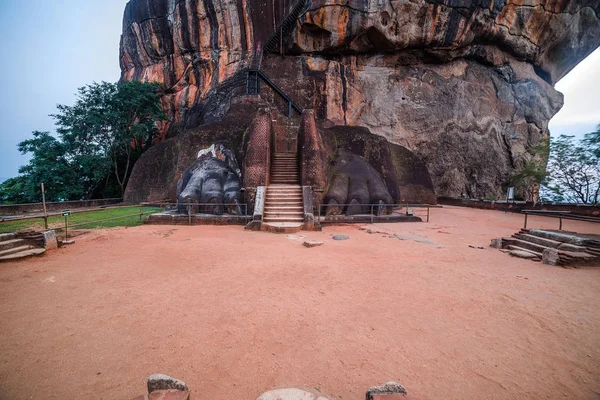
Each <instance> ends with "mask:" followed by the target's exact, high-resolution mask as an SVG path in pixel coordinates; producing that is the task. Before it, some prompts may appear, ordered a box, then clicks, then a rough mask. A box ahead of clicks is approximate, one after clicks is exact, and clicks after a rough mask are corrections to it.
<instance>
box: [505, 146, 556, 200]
mask: <svg viewBox="0 0 600 400" xmlns="http://www.w3.org/2000/svg"><path fill="white" fill-rule="evenodd" d="M549 143H550V140H549V138H543V139H542V140H541V141H540V142H539V143H538V144H537V145H536V146H534V147H533V149H532V153H533V157H532V158H531V160H530V161H529V162H527V163H526V164H525V165H523V167H522V168H521V169H520V170H519V172H518V173H517V174H515V175H514V176H513V178H512V180H511V184H512V185H514V186H515V188H516V189H517V192H518V193H520V194H521V195H523V197H524V198H525V200H528V201H535V200H536V199H537V196H538V192H539V189H540V186H541V185H542V183H543V182H544V181H545V180H546V178H547V177H548V171H547V170H546V160H547V159H548V152H549Z"/></svg>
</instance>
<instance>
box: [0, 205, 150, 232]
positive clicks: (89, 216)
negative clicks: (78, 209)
mask: <svg viewBox="0 0 600 400" xmlns="http://www.w3.org/2000/svg"><path fill="white" fill-rule="evenodd" d="M140 209H141V211H142V212H144V213H150V212H159V211H161V210H160V208H158V207H141V208H140V207H123V208H107V209H105V210H97V211H87V212H82V213H76V214H71V216H70V217H68V218H69V229H94V228H112V227H116V226H128V227H129V226H138V225H141V224H143V221H145V220H146V218H148V215H149V214H144V215H143V216H142V219H141V220H140ZM132 214H134V215H132ZM109 218H115V219H111V220H110V221H101V222H95V221H99V220H105V219H109ZM79 224H85V225H80V226H74V225H79ZM64 227H65V217H63V216H60V215H57V216H52V217H48V228H50V229H59V228H64ZM43 229H44V220H43V219H41V218H40V219H29V220H22V221H13V222H0V233H6V232H18V231H26V230H37V231H39V230H43Z"/></svg>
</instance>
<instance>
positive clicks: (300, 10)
mask: <svg viewBox="0 0 600 400" xmlns="http://www.w3.org/2000/svg"><path fill="white" fill-rule="evenodd" d="M310 4H311V3H310V0H300V1H298V3H296V5H295V6H294V8H293V9H292V11H290V13H289V14H288V15H287V17H285V19H284V20H283V22H282V23H281V25H279V27H278V28H277V30H276V31H275V33H274V34H273V36H271V38H270V39H269V40H268V41H267V44H266V45H265V48H264V51H265V52H268V53H279V46H280V44H281V42H282V40H283V38H284V37H285V35H287V34H288V33H290V32H291V31H292V29H294V27H295V26H296V21H297V20H298V18H300V17H301V16H302V15H304V14H305V13H306V12H307V11H308V9H309V8H310Z"/></svg>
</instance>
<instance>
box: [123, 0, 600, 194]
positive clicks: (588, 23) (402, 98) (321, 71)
mask: <svg viewBox="0 0 600 400" xmlns="http://www.w3.org/2000/svg"><path fill="white" fill-rule="evenodd" d="M295 3H296V1H295V0H294V1H292V0H180V1H175V0H132V1H130V2H129V3H128V5H127V9H126V12H125V18H124V33H123V37H122V46H121V66H122V70H123V78H124V79H142V80H150V81H152V80H155V81H159V82H163V83H164V84H165V86H166V87H167V89H168V92H167V94H166V95H165V98H164V103H165V105H166V106H167V107H168V109H169V110H170V112H171V115H172V124H171V127H170V131H169V132H170V133H171V134H177V133H178V132H180V131H181V130H185V129H188V128H191V127H195V126H198V125H201V124H204V123H212V122H215V121H218V120H219V119H221V118H222V117H223V115H225V112H226V111H227V108H228V106H229V103H230V99H231V98H232V97H234V96H235V95H237V94H240V93H243V92H244V90H245V87H244V85H245V80H244V76H245V75H244V73H243V70H244V68H247V67H248V66H249V65H250V64H251V63H252V62H253V59H254V58H253V55H254V54H256V51H255V49H256V46H257V45H258V44H264V43H265V41H266V40H267V38H269V37H270V36H271V34H272V33H273V32H274V29H275V27H276V26H278V25H279V24H280V23H281V22H282V21H283V18H284V17H285V15H286V14H287V12H288V11H289V10H290V9H291V8H292V7H293V6H294V5H295ZM599 11H600V0H472V1H466V0H313V1H312V3H311V6H310V9H309V11H308V12H307V13H306V14H305V15H304V16H303V17H302V18H301V19H300V20H299V21H298V22H297V26H296V28H295V29H294V30H293V32H291V34H290V35H289V36H288V37H287V38H286V39H285V41H283V42H282V45H281V50H283V54H285V57H281V55H270V56H267V57H264V58H263V61H262V69H263V70H264V71H265V72H266V74H267V75H268V76H269V77H270V78H271V79H272V80H273V81H274V82H275V83H276V84H277V85H278V86H280V87H281V88H282V89H283V90H284V91H285V92H286V93H288V95H290V97H292V98H293V99H294V101H296V102H297V103H298V104H299V105H300V106H301V107H303V108H312V109H314V110H315V115H316V117H317V118H318V119H320V120H329V121H331V122H333V123H334V124H336V125H350V126H362V127H366V128H368V129H369V130H370V132H371V133H374V134H376V135H379V136H382V137H385V138H386V139H387V140H388V141H389V142H391V143H395V144H399V145H402V146H405V147H406V148H407V149H409V150H411V151H412V152H413V153H415V154H416V155H418V156H419V157H420V158H421V159H422V160H424V162H425V164H426V165H427V167H428V169H429V172H430V173H431V177H432V179H433V183H434V186H435V188H436V192H437V195H450V196H459V195H466V196H477V197H487V196H499V195H500V194H501V193H502V192H503V186H505V185H506V184H507V183H508V181H509V179H510V177H511V176H512V175H513V174H514V173H515V171H516V170H518V169H519V168H520V167H521V166H522V165H523V164H524V163H525V162H526V161H527V160H529V159H530V158H531V154H530V153H529V151H530V149H531V148H532V147H533V145H535V144H536V143H537V142H538V141H539V140H540V139H541V138H542V137H544V136H546V135H548V128H547V126H548V125H547V124H548V121H549V120H550V118H551V117H552V116H553V115H554V114H555V113H556V112H557V111H558V110H559V109H560V107H561V105H562V96H561V94H560V93H558V92H556V91H555V90H554V89H553V87H552V85H553V84H554V83H555V82H556V81H557V80H558V79H560V78H561V77H562V76H564V75H565V74H566V73H567V72H568V71H569V70H570V69H571V68H573V67H574V66H575V65H576V64H577V63H578V62H579V61H580V60H582V59H583V58H584V57H585V56H586V55H588V54H589V53H590V52H591V51H593V50H594V49H595V48H596V47H598V46H599V45H600V19H599ZM261 95H262V96H263V97H265V98H266V99H267V100H269V101H270V102H271V103H273V104H277V99H276V98H275V97H270V95H269V92H265V91H263V93H261Z"/></svg>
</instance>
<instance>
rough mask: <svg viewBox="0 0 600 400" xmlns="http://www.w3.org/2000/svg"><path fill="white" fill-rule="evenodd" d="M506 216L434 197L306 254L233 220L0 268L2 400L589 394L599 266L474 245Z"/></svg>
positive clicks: (598, 317)
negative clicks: (422, 218) (167, 388)
mask: <svg viewBox="0 0 600 400" xmlns="http://www.w3.org/2000/svg"><path fill="white" fill-rule="evenodd" d="M531 221H532V223H530V225H531V227H546V228H556V225H557V221H556V220H547V221H546V222H544V223H541V221H542V220H541V219H538V218H532V219H531ZM521 224H522V217H521V216H519V215H514V214H504V213H502V212H497V211H485V210H474V209H465V208H462V209H461V208H452V207H445V208H443V209H435V210H433V211H432V222H431V223H429V224H426V223H406V224H381V225H376V226H373V225H369V226H368V228H369V229H371V230H375V231H376V230H379V231H382V232H383V231H385V232H391V233H397V234H398V236H400V237H401V238H403V239H405V240H400V239H398V238H397V237H395V236H394V237H389V236H393V235H389V234H383V233H371V234H370V233H367V232H366V231H364V230H359V229H358V227H356V226H350V227H329V228H326V229H325V230H324V231H323V232H319V233H305V235H306V236H307V238H309V239H314V240H325V241H326V243H325V244H324V245H323V246H320V247H315V248H310V249H308V248H305V247H303V246H302V242H301V241H300V240H291V239H288V238H287V237H286V235H277V234H271V233H262V232H246V231H243V230H242V229H241V228H240V227H233V226H231V227H214V226H206V227H202V226H197V227H185V226H183V227H182V226H179V227H173V228H171V227H165V226H142V227H138V228H129V229H114V230H104V231H94V232H91V233H89V234H86V235H84V236H81V237H78V238H77V241H76V244H75V245H72V246H71V247H67V248H63V249H60V250H58V251H55V252H51V253H49V254H47V255H45V256H44V257H42V258H38V259H34V260H30V261H24V262H18V263H12V264H10V263H9V264H0V320H1V321H2V322H1V324H0V398H3V399H4V398H5V399H25V398H27V399H29V398H34V399H65V398H78V399H98V398H102V399H128V398H132V397H134V396H136V395H138V394H142V393H144V392H145V379H146V377H148V376H149V375H151V374H152V373H155V372H163V373H167V374H170V375H172V376H174V377H177V378H179V379H182V380H184V381H185V382H186V383H187V384H188V386H189V387H190V388H191V389H192V396H193V398H194V399H212V400H219V399H228V400H231V399H249V400H254V399H255V398H256V397H257V396H258V395H259V394H260V393H262V392H264V391H266V390H269V389H272V388H276V387H282V386H300V387H307V388H311V389H314V388H316V389H318V390H320V391H321V392H322V393H323V394H325V395H327V396H329V397H330V398H332V399H333V398H336V399H363V398H364V393H365V390H366V388H367V387H369V386H371V385H375V384H380V383H384V382H386V381H389V380H397V381H399V382H401V383H402V384H404V385H405V386H406V387H407V389H408V391H409V393H412V394H414V395H418V396H419V397H421V398H423V399H514V398H519V399H538V398H539V399H546V398H552V399H558V398H565V399H597V398H598V396H599V393H600V346H599V344H600V333H599V332H600V313H599V312H598V304H600V269H592V268H589V269H563V268H560V267H552V266H548V265H543V264H540V263H535V262H532V261H525V260H520V259H515V258H511V257H510V256H508V255H507V254H504V253H502V252H500V251H498V250H495V249H491V248H489V247H487V246H488V245H489V242H490V239H492V238H494V237H499V236H502V235H510V234H511V233H513V232H515V231H517V230H518V229H519V228H520V227H521ZM598 228H599V227H597V226H594V225H592V224H585V223H578V222H573V221H566V222H565V229H571V230H579V231H588V232H591V233H594V232H596V233H598ZM335 233H344V234H348V235H349V236H350V239H349V240H346V241H333V240H331V234H335ZM469 245H473V246H482V247H484V249H478V248H471V247H469Z"/></svg>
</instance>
